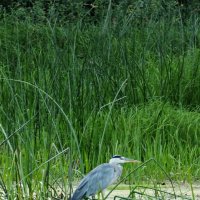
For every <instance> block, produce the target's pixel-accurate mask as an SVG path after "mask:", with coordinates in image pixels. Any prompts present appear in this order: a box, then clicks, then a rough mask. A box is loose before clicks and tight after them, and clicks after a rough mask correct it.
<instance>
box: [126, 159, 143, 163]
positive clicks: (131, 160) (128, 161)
mask: <svg viewBox="0 0 200 200" xmlns="http://www.w3.org/2000/svg"><path fill="white" fill-rule="evenodd" d="M124 162H125V163H141V161H139V160H133V159H130V158H124Z"/></svg>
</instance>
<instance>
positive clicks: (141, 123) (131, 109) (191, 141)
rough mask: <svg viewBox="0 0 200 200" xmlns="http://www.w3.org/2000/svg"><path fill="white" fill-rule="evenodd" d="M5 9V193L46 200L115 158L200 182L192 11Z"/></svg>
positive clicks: (172, 7) (145, 172)
mask: <svg viewBox="0 0 200 200" xmlns="http://www.w3.org/2000/svg"><path fill="white" fill-rule="evenodd" d="M2 2H3V1H2ZM2 2H1V4H2V7H1V14H0V16H1V20H0V88H1V90H0V113H1V114H0V124H1V126H0V131H1V135H0V139H1V144H0V148H1V155H0V163H1V168H0V174H1V182H0V183H1V186H2V188H4V193H6V194H7V195H8V194H9V195H10V198H11V199H12V198H14V197H16V196H18V197H19V198H20V197H22V196H24V195H25V196H26V195H27V196H30V195H33V194H34V191H36V190H37V191H38V195H41V197H44V196H49V195H50V194H49V192H48V188H49V187H50V186H51V187H57V186H54V185H56V184H57V185H59V184H60V183H64V184H66V185H68V184H71V181H72V177H73V178H74V177H79V176H80V175H79V173H78V171H79V170H80V171H81V172H88V171H89V170H90V169H91V168H93V167H94V166H96V165H97V164H99V163H101V162H105V161H106V160H108V159H109V158H110V156H111V155H112V154H123V155H126V156H130V157H134V158H137V159H140V160H142V161H144V160H147V159H149V158H151V157H155V158H156V160H158V162H159V163H160V164H161V165H162V166H163V168H164V169H165V170H166V171H167V172H168V173H169V174H170V175H171V177H172V178H174V179H181V180H183V179H187V180H188V181H192V180H196V179H199V175H200V174H199V164H200V163H199V155H200V149H199V145H200V144H199V134H200V115H199V109H200V108H199V102H200V68H199V59H200V50H199V47H200V42H199V40H200V33H199V27H200V26H199V25H200V24H199V23H200V22H199V19H200V18H199V7H198V6H199V5H198V1H193V2H192V3H188V2H187V1H185V2H175V1H167V2H165V1H153V0H152V1H94V2H91V1H87V2H82V1H54V2H52V1H4V2H3V3H2ZM66 148H67V149H68V150H67V151H66V153H65V154H61V155H59V156H56V157H55V159H54V160H51V161H49V162H47V160H48V159H50V158H51V157H53V156H55V155H57V154H59V152H62V150H64V149H66ZM129 169H130V168H128V167H127V168H126V171H125V173H127V172H128V170H129ZM155 169H157V168H156V167H155V166H154V165H153V164H152V165H150V166H147V168H145V169H142V170H141V172H138V174H136V177H134V179H131V180H130V181H131V182H133V181H142V180H145V181H148V180H152V179H153V180H155V179H165V178H166V177H164V175H163V174H161V172H160V171H159V170H158V169H157V170H155ZM39 181H40V183H41V184H38V182H39ZM20 182H22V183H23V185H24V187H21V185H20V184H18V183H20ZM4 185H5V187H3V186H4ZM5 188H6V189H5ZM65 193H69V191H65Z"/></svg>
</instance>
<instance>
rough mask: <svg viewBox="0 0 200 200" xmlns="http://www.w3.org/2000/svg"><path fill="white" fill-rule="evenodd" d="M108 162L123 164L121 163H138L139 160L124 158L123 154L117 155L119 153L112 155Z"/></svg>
mask: <svg viewBox="0 0 200 200" xmlns="http://www.w3.org/2000/svg"><path fill="white" fill-rule="evenodd" d="M109 163H111V164H112V163H113V164H123V163H140V161H138V160H134V159H130V158H125V157H123V156H119V155H114V156H113V157H112V158H111V159H110V161H109Z"/></svg>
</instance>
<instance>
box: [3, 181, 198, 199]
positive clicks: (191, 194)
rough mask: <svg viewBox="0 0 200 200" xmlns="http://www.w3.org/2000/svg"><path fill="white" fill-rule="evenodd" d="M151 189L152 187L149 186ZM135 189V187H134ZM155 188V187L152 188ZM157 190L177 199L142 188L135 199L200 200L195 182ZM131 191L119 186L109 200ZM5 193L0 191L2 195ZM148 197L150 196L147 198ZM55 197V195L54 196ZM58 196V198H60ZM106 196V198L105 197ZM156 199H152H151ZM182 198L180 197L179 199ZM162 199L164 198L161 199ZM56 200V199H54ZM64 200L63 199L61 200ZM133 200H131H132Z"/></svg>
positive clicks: (167, 185)
mask: <svg viewBox="0 0 200 200" xmlns="http://www.w3.org/2000/svg"><path fill="white" fill-rule="evenodd" d="M148 187H151V186H148ZM75 188H76V186H74V189H75ZM132 188H133V187H132ZM151 188H153V187H151ZM111 189H112V187H110V188H108V189H107V190H106V192H105V196H106V195H107V194H108V193H109V192H110V191H111ZM157 189H159V190H161V191H165V192H168V193H171V194H174V191H175V194H176V195H177V196H176V198H174V196H173V195H170V194H165V193H163V192H161V193H160V192H158V193H157V198H155V197H156V193H155V190H152V189H147V188H144V187H143V186H142V187H137V188H136V189H135V190H134V191H136V192H137V193H135V198H134V199H137V200H146V199H157V200H161V199H162V200H173V199H176V200H186V199H187V200H200V182H195V183H193V184H192V186H191V185H190V184H188V183H176V184H174V191H173V188H172V186H171V185H170V184H169V183H165V185H158V186H157ZM59 191H60V189H58V191H57V195H58V194H59V193H60V192H61V191H60V192H59ZM130 191H132V189H131V187H130V186H128V185H119V186H118V187H117V188H116V189H115V190H113V191H112V193H111V194H110V195H109V197H108V198H107V199H108V200H111V199H112V200H113V199H115V200H120V197H125V198H127V197H128V196H129V194H130ZM2 192H3V191H2V190H1V189H0V194H1V193H2ZM146 195H149V197H148V196H146ZM53 196H54V195H53ZM58 196H60V197H61V196H65V195H63V194H62V193H60V195H58ZM58 196H57V197H58ZM105 196H104V197H105ZM150 196H151V197H154V198H151V197H150ZM179 196H180V197H179ZM159 197H162V198H159ZM0 199H3V200H4V199H6V198H4V197H3V196H2V195H0ZM32 199H35V200H36V199H38V197H37V192H35V194H34V197H32ZM52 199H55V198H52ZM60 199H62V198H60ZM130 199H131V198H130ZM48 200H51V198H48Z"/></svg>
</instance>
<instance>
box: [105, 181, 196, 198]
mask: <svg viewBox="0 0 200 200" xmlns="http://www.w3.org/2000/svg"><path fill="white" fill-rule="evenodd" d="M123 187H124V188H125V187H127V186H124V185H123V186H122V188H123ZM157 189H160V190H162V191H166V192H168V193H172V194H173V193H174V192H173V188H172V186H171V185H170V184H166V185H160V186H159V188H157ZM135 191H137V192H138V193H141V194H143V193H144V194H147V195H150V196H153V197H155V196H156V194H155V190H150V189H144V188H138V189H136V190H135ZM174 191H175V194H176V195H177V197H176V199H178V200H179V199H182V200H183V199H191V200H192V199H195V200H200V182H196V183H194V184H192V187H191V185H189V184H188V183H180V184H175V185H174ZM108 192H109V191H107V192H106V193H108ZM129 194H130V190H129V189H115V190H114V191H113V192H112V193H111V194H110V196H109V198H108V199H109V200H111V199H114V197H116V196H120V197H128V196H129ZM158 194H159V196H160V195H161V194H163V196H162V199H166V200H172V199H175V198H174V196H173V195H169V194H164V193H158ZM179 196H181V197H179ZM117 199H120V198H116V200H117ZM136 199H141V200H143V199H150V197H149V198H148V197H147V196H145V195H140V194H136ZM157 199H159V198H157Z"/></svg>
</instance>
